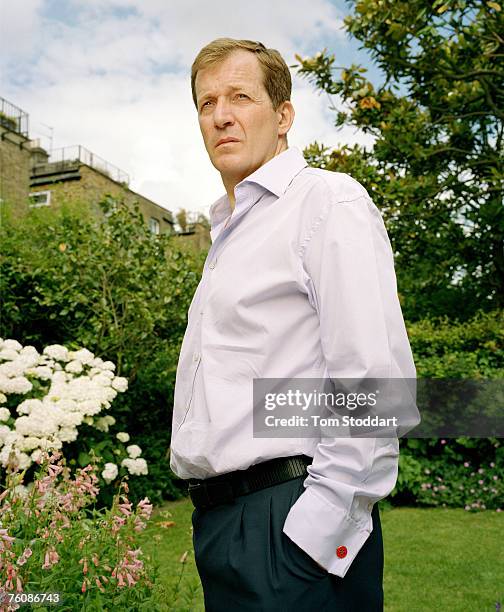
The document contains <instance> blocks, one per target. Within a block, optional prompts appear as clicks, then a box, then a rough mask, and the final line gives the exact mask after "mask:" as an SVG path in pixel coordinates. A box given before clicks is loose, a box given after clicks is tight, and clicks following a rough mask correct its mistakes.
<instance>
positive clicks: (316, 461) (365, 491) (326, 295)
mask: <svg viewBox="0 0 504 612" xmlns="http://www.w3.org/2000/svg"><path fill="white" fill-rule="evenodd" d="M347 178H348V180H349V181H352V182H353V185H352V190H351V191H353V196H354V197H353V198H352V199H351V200H348V201H341V200H340V201H336V199H335V198H334V199H333V200H332V201H328V202H327V203H326V205H325V208H324V209H323V212H322V214H321V216H320V218H319V219H318V223H317V224H316V227H315V228H314V230H313V232H312V235H311V237H310V239H309V240H308V241H307V243H306V245H305V246H304V247H303V249H302V252H301V255H302V263H303V269H304V274H305V275H306V276H305V278H306V287H307V290H308V293H309V296H310V301H311V302H312V304H313V305H314V306H315V308H316V310H317V313H318V316H319V321H320V343H321V347H322V352H323V355H324V358H325V361H326V366H327V372H328V374H329V376H330V377H331V378H349V379H350V378H352V379H354V378H359V379H362V378H368V377H369V378H409V379H411V378H415V377H416V372H415V366H414V362H413V357H412V354H411V349H410V345H409V342H408V337H407V333H406V329H405V325H404V321H403V317H402V313H401V308H400V305H399V300H398V296H397V287H396V278H395V272H394V263H393V255H392V249H391V246H390V242H389V239H388V236H387V232H386V230H385V226H384V223H383V220H382V218H381V215H380V213H379V211H378V209H377V208H376V206H375V205H374V204H373V203H372V201H371V200H370V199H369V196H368V195H367V193H366V192H365V190H364V189H363V188H362V187H361V186H360V185H359V184H358V183H356V182H355V181H353V179H350V178H349V177H347ZM356 186H358V188H360V190H359V191H358V192H357V195H355V191H356V189H355V187H356ZM398 459H399V441H398V439H397V437H393V438H383V437H381V438H370V437H367V438H366V437H364V438H357V437H353V438H352V437H346V438H343V437H341V438H322V439H321V441H320V442H319V444H318V445H317V447H316V450H315V454H314V458H313V463H312V465H311V466H310V467H309V468H308V474H309V475H308V477H307V478H306V480H305V483H304V485H305V491H304V492H303V493H302V495H301V496H300V497H299V498H298V500H297V501H296V503H295V504H294V505H293V506H292V508H291V510H290V512H289V514H288V515H287V518H286V521H285V524H284V528H283V531H284V533H285V534H286V535H287V536H288V537H289V538H290V539H291V540H292V541H293V542H295V543H296V544H297V545H298V546H299V547H300V548H302V549H303V550H304V551H305V552H306V553H307V554H308V555H309V556H310V557H312V558H313V559H314V560H315V561H316V562H317V563H318V564H319V565H321V566H322V567H323V568H325V569H326V570H327V571H328V572H329V573H331V574H335V575H336V576H340V577H341V578H343V577H344V576H345V574H346V573H347V571H348V569H349V567H350V565H351V563H352V561H353V560H354V559H355V557H356V555H357V554H358V552H359V550H360V549H361V548H362V546H363V545H364V543H365V541H366V540H367V538H368V537H369V535H370V533H371V531H372V530H373V522H372V517H371V512H372V509H373V505H374V504H375V503H376V502H377V501H378V500H380V499H383V498H384V497H386V496H387V495H388V494H389V493H390V492H391V491H392V489H393V488H394V486H395V483H396V480H397V473H398Z"/></svg>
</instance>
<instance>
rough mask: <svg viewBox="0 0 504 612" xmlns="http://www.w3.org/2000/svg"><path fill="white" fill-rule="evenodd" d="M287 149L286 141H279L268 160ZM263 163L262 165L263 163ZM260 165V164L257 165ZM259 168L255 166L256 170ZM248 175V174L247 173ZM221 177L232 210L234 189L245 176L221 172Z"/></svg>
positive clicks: (234, 201) (234, 200)
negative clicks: (226, 175) (225, 174)
mask: <svg viewBox="0 0 504 612" xmlns="http://www.w3.org/2000/svg"><path fill="white" fill-rule="evenodd" d="M286 150H287V143H286V142H284V141H279V143H278V146H277V149H276V151H275V153H274V154H273V156H272V157H271V158H270V159H268V161H270V160H271V159H273V157H276V156H277V155H280V153H283V152H284V151H286ZM268 161H266V162H265V164H267V163H268ZM265 164H263V166H264V165H265ZM259 167H261V166H259ZM258 169H259V168H257V170H258ZM247 176H250V175H247ZM221 178H222V182H223V184H224V188H225V189H226V193H227V196H228V199H229V204H230V205H231V210H232V211H233V210H234V207H235V204H236V199H235V194H234V190H235V187H236V185H238V183H241V181H243V180H244V179H246V178H247V177H246V176H244V177H241V178H238V177H225V176H223V175H222V174H221Z"/></svg>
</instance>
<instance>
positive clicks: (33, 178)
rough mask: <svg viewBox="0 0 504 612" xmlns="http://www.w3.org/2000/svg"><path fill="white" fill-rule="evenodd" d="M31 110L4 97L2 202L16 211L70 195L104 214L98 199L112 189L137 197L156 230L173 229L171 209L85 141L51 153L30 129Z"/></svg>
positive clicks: (126, 198)
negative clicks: (133, 183)
mask: <svg viewBox="0 0 504 612" xmlns="http://www.w3.org/2000/svg"><path fill="white" fill-rule="evenodd" d="M28 122H29V118H28V114H27V113H26V112H25V111H23V110H21V109H20V108H18V107H17V106H15V105H14V104H11V103H10V102H8V101H7V100H4V99H3V98H0V202H6V203H10V204H11V205H12V210H13V212H14V213H15V214H23V213H24V212H26V211H27V210H28V207H29V206H52V207H58V206H59V205H60V204H62V203H63V202H65V201H68V202H70V201H72V202H77V203H79V204H81V205H82V206H89V207H92V209H93V210H94V211H95V212H96V214H103V213H102V211H101V209H100V207H99V206H98V202H99V201H100V200H101V199H102V198H103V197H104V196H105V195H106V194H110V195H112V196H113V197H116V198H117V199H118V200H121V201H123V202H124V203H125V204H126V205H132V204H133V203H134V202H137V203H138V205H139V208H140V212H141V213H142V215H143V217H144V219H145V221H146V223H148V224H149V228H150V229H151V231H152V232H153V233H156V234H158V233H174V231H175V230H174V221H173V215H172V213H171V211H169V210H167V209H166V208H163V207H162V206H160V205H159V204H156V203H155V202H153V201H152V200H149V199H148V198H146V197H144V196H142V195H140V194H139V193H136V192H134V191H133V190H131V189H130V188H129V177H128V175H127V174H126V173H124V172H122V171H121V170H119V168H116V167H115V166H113V165H112V164H110V163H109V162H107V161H105V160H103V159H102V158H100V157H98V156H97V155H95V154H93V153H91V152H90V151H88V150H87V149H85V148H84V147H81V146H77V147H65V148H63V149H58V150H55V151H53V152H52V153H51V154H49V153H47V151H45V150H44V149H43V148H42V147H40V145H39V143H38V141H32V140H30V138H29V133H28Z"/></svg>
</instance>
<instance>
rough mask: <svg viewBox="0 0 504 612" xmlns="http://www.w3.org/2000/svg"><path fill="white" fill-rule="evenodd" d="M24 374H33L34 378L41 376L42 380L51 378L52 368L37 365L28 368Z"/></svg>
mask: <svg viewBox="0 0 504 612" xmlns="http://www.w3.org/2000/svg"><path fill="white" fill-rule="evenodd" d="M25 374H29V375H30V376H35V378H41V379H42V380H51V378H52V370H51V368H49V367H47V366H37V367H36V368H28V370H26V372H25Z"/></svg>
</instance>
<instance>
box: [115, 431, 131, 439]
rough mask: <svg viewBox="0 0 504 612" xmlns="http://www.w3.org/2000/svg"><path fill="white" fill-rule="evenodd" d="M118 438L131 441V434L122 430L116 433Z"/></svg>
mask: <svg viewBox="0 0 504 612" xmlns="http://www.w3.org/2000/svg"><path fill="white" fill-rule="evenodd" d="M116 438H117V439H118V440H119V442H129V439H130V437H129V434H128V433H126V432H125V431H120V432H119V433H118V434H116Z"/></svg>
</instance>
